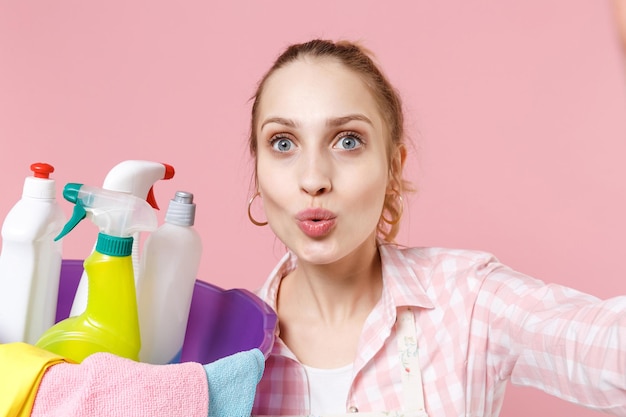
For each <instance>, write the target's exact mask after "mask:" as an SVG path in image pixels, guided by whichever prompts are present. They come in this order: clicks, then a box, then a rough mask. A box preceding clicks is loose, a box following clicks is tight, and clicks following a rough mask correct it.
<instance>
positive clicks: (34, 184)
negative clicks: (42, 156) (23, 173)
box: [22, 162, 56, 200]
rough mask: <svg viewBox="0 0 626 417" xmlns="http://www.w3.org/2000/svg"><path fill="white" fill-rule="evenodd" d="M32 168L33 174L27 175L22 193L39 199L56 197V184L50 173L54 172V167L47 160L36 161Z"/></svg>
mask: <svg viewBox="0 0 626 417" xmlns="http://www.w3.org/2000/svg"><path fill="white" fill-rule="evenodd" d="M30 169H31V171H33V175H32V176H30V177H26V180H25V181H24V188H23V190H22V195H23V196H24V197H30V198H37V199H47V200H51V199H55V198H56V185H55V182H54V180H53V179H50V173H52V172H54V167H53V166H52V165H50V164H46V163H45V162H35V163H34V164H32V165H31V166H30Z"/></svg>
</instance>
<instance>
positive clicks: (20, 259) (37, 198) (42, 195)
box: [0, 162, 66, 344]
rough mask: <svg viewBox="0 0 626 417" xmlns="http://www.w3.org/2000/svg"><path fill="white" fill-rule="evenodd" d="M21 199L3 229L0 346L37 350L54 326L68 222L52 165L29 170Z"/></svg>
mask: <svg viewBox="0 0 626 417" xmlns="http://www.w3.org/2000/svg"><path fill="white" fill-rule="evenodd" d="M30 168H31V170H32V171H33V173H34V174H33V176H30V177H26V179H25V181H24V187H23V190H22V198H21V199H20V200H19V201H18V202H17V203H16V204H15V205H14V206H13V208H11V210H10V211H9V213H8V214H7V216H6V218H5V220H4V222H3V224H2V253H0V343H9V342H26V343H30V344H34V343H35V342H37V340H38V339H39V337H41V335H42V334H43V333H44V331H46V330H47V329H48V328H49V327H51V326H52V325H53V324H54V321H55V316H56V308H57V297H58V293H59V275H60V273H61V259H62V246H61V242H60V241H56V242H55V241H54V238H55V237H56V236H57V235H58V234H59V232H60V231H61V230H62V229H63V225H64V224H65V221H66V217H65V214H64V212H63V209H62V208H61V206H60V204H59V203H58V201H57V200H56V184H55V181H54V180H53V179H51V178H50V177H49V176H50V173H52V172H53V171H54V167H52V165H49V164H46V163H41V162H37V163H34V164H32V165H31V166H30Z"/></svg>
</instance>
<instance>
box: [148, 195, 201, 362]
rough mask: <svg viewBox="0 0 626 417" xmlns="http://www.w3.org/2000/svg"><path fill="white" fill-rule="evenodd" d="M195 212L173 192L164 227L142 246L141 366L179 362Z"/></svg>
mask: <svg viewBox="0 0 626 417" xmlns="http://www.w3.org/2000/svg"><path fill="white" fill-rule="evenodd" d="M195 211H196V205H195V204H194V202H193V194H191V193H188V192H185V191H177V192H176V194H175V196H174V198H173V199H172V200H170V203H169V207H168V209H167V213H166V215H165V222H164V223H163V225H161V226H160V227H159V228H158V229H157V230H156V231H154V232H152V233H151V234H150V235H149V236H148V238H147V239H146V241H145V243H144V246H143V252H142V256H141V260H140V272H139V274H140V275H141V276H140V279H139V286H138V288H137V309H138V312H139V328H140V333H141V351H140V352H139V359H140V360H141V361H142V362H147V363H153V364H166V363H176V362H179V361H180V355H181V352H182V346H183V342H184V339H185V331H186V329H187V320H188V318H189V309H190V306H191V297H192V295H193V289H194V285H195V282H196V278H197V274H198V268H199V266H200V258H201V255H202V240H201V238H200V235H199V234H198V232H197V231H196V230H195V229H194V228H193V224H194V219H195Z"/></svg>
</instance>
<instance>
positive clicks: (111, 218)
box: [36, 183, 157, 363]
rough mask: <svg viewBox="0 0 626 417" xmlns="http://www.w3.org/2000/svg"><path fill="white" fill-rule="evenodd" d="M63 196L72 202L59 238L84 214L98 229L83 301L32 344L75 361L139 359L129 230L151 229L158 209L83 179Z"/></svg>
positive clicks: (85, 265)
mask: <svg viewBox="0 0 626 417" xmlns="http://www.w3.org/2000/svg"><path fill="white" fill-rule="evenodd" d="M63 196H64V197H65V199H66V200H68V201H70V202H72V203H74V204H75V206H74V211H73V214H72V218H71V219H70V220H69V221H68V222H67V224H66V225H65V227H64V228H63V230H62V231H61V233H60V234H59V236H57V239H60V238H62V237H63V236H65V235H66V234H67V233H69V232H70V231H71V230H72V229H73V228H74V227H75V226H76V225H77V224H78V223H79V222H80V221H81V220H83V219H84V218H85V217H89V219H90V220H91V221H92V222H93V223H94V224H96V225H97V226H98V228H99V234H98V239H97V241H96V249H95V250H94V251H93V252H92V253H91V254H90V255H89V256H88V257H87V259H85V262H84V267H85V271H87V279H88V280H89V285H88V295H87V306H86V308H85V311H84V312H83V313H81V314H80V315H78V316H74V317H69V318H67V319H65V320H62V321H60V322H59V323H57V324H55V325H54V326H52V327H51V328H50V329H48V330H47V331H46V332H45V333H44V334H43V336H42V337H41V338H40V339H39V340H38V341H37V343H36V345H37V346H38V347H40V348H42V349H46V350H48V351H51V352H53V353H56V354H58V355H60V356H63V357H65V358H68V359H71V360H73V361H74V362H77V363H80V362H82V360H83V359H85V358H86V357H87V356H89V355H91V354H92V353H96V352H110V353H113V354H115V355H118V356H121V357H125V358H129V359H133V360H139V349H140V348H141V340H140V333H139V320H138V316H137V295H136V292H135V281H134V273H133V263H132V256H131V253H132V245H133V237H132V235H133V233H135V232H138V231H139V232H140V231H153V230H155V229H156V227H157V219H156V214H155V213H154V210H153V208H152V206H150V204H148V203H147V202H146V201H145V200H144V199H142V198H139V197H136V196H133V195H132V194H127V193H121V192H117V191H110V190H105V189H102V188H98V187H92V186H88V185H83V184H75V183H69V184H67V185H66V186H65V188H64V190H63Z"/></svg>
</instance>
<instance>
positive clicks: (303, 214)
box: [296, 208, 337, 222]
mask: <svg viewBox="0 0 626 417" xmlns="http://www.w3.org/2000/svg"><path fill="white" fill-rule="evenodd" d="M335 217H337V216H336V215H335V213H333V212H332V211H330V210H326V209H323V208H307V209H305V210H302V211H300V212H298V214H296V220H298V221H301V222H303V221H321V220H332V219H334V218H335Z"/></svg>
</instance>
